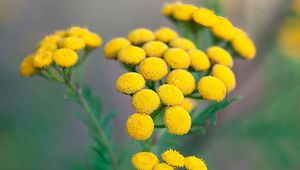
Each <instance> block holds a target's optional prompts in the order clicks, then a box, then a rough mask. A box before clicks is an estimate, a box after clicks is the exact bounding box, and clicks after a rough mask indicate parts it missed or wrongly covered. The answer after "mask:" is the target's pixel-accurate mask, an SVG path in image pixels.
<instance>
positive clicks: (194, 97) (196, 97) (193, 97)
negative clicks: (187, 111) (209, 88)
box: [186, 96, 203, 100]
mask: <svg viewBox="0 0 300 170" xmlns="http://www.w3.org/2000/svg"><path fill="white" fill-rule="evenodd" d="M186 97H187V98H191V99H197V100H202V99H203V97H201V96H186Z"/></svg>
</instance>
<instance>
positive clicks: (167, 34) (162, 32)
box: [155, 27, 178, 43]
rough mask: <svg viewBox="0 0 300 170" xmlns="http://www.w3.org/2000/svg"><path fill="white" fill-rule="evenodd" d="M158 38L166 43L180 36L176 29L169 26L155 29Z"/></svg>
mask: <svg viewBox="0 0 300 170" xmlns="http://www.w3.org/2000/svg"><path fill="white" fill-rule="evenodd" d="M155 36H156V40H158V41H162V42H164V43H169V42H170V41H172V40H173V39H175V38H177V37H178V34H177V32H176V31H174V30H172V29H171V28H168V27H161V28H159V29H158V30H156V31H155Z"/></svg>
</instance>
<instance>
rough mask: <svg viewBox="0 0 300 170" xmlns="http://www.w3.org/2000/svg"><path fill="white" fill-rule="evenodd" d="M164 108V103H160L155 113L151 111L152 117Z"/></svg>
mask: <svg viewBox="0 0 300 170" xmlns="http://www.w3.org/2000/svg"><path fill="white" fill-rule="evenodd" d="M163 109H164V106H163V105H160V106H159V107H158V108H157V109H156V110H155V111H154V112H153V113H151V115H150V116H151V117H152V119H154V118H155V117H156V116H157V115H158V114H159V113H160V112H161V111H162V110H163Z"/></svg>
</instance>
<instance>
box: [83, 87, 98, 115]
mask: <svg viewBox="0 0 300 170" xmlns="http://www.w3.org/2000/svg"><path fill="white" fill-rule="evenodd" d="M82 94H83V97H84V98H85V99H86V100H87V102H88V104H89V106H90V107H91V109H92V111H93V113H94V114H95V116H96V117H99V116H100V114H101V112H102V103H101V100H100V98H99V97H97V96H94V95H93V92H92V90H91V89H90V88H89V87H88V86H83V87H82Z"/></svg>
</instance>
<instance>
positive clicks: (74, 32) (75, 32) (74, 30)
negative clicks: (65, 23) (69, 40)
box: [67, 26, 89, 38]
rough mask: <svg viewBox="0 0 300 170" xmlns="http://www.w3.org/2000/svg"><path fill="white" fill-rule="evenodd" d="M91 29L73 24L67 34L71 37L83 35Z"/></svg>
mask: <svg viewBox="0 0 300 170" xmlns="http://www.w3.org/2000/svg"><path fill="white" fill-rule="evenodd" d="M88 32H89V30H88V29H87V28H81V27H79V26H73V27H71V28H69V29H68V30H67V34H68V35H69V36H70V37H80V38H81V37H83V36H84V35H85V34H87V33H88Z"/></svg>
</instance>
